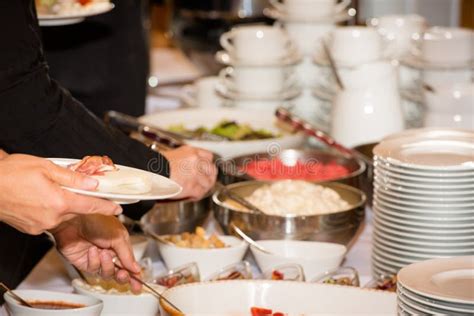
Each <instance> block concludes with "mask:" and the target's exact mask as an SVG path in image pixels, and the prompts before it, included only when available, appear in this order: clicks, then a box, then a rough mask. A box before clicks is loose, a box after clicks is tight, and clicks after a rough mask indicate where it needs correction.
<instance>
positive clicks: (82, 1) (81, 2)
mask: <svg viewBox="0 0 474 316" xmlns="http://www.w3.org/2000/svg"><path fill="white" fill-rule="evenodd" d="M78 2H79V3H80V4H81V5H86V4H88V3H90V2H92V0H78Z"/></svg>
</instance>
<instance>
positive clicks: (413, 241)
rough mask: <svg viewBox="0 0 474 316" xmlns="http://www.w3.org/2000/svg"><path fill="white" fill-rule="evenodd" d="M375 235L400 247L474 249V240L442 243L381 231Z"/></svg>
mask: <svg viewBox="0 0 474 316" xmlns="http://www.w3.org/2000/svg"><path fill="white" fill-rule="evenodd" d="M375 234H378V235H379V236H383V238H384V239H386V240H390V241H393V242H395V243H398V244H400V246H402V245H403V246H405V245H408V246H415V247H439V248H443V247H447V248H454V247H472V248H474V239H469V238H466V239H464V240H459V239H457V240H444V239H443V240H441V241H433V240H432V239H431V238H428V239H426V238H425V239H423V238H421V237H419V238H406V237H404V236H399V235H397V234H393V233H390V232H387V231H383V230H382V231H379V230H377V231H376V232H375Z"/></svg>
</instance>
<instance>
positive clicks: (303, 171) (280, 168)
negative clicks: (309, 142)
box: [242, 159, 350, 181]
mask: <svg viewBox="0 0 474 316" xmlns="http://www.w3.org/2000/svg"><path fill="white" fill-rule="evenodd" d="M242 169H243V170H242V171H243V172H245V173H247V174H248V175H249V176H251V177H253V178H255V179H257V180H283V179H292V180H308V181H323V180H333V179H337V178H341V177H344V176H347V175H348V174H349V173H350V171H349V169H347V168H346V167H344V166H341V165H339V164H338V163H336V162H335V161H333V162H329V163H326V164H323V163H320V162H317V161H305V162H303V161H297V162H296V164H295V165H293V166H288V165H285V164H284V163H283V162H282V161H281V160H280V159H271V160H268V159H263V160H253V161H251V162H249V163H248V164H247V165H246V166H244V167H243V168H242Z"/></svg>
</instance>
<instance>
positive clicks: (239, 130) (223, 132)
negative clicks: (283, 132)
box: [168, 120, 280, 141]
mask: <svg viewBox="0 0 474 316" xmlns="http://www.w3.org/2000/svg"><path fill="white" fill-rule="evenodd" d="M168 130H169V131H170V132H173V133H176V134H180V135H182V136H183V137H185V138H191V139H212V138H213V137H212V136H215V138H214V139H215V140H218V138H221V140H230V141H236V140H256V139H268V138H275V137H279V136H280V135H279V134H275V133H272V132H271V131H268V130H265V129H253V128H252V127H251V126H250V125H248V124H239V123H238V122H235V121H230V120H223V121H221V122H219V123H217V124H216V125H215V126H214V127H212V128H206V127H204V126H200V127H198V128H195V129H188V128H186V127H185V126H184V125H183V124H176V125H171V126H169V127H168Z"/></svg>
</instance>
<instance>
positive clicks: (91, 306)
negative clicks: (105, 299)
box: [3, 290, 103, 316]
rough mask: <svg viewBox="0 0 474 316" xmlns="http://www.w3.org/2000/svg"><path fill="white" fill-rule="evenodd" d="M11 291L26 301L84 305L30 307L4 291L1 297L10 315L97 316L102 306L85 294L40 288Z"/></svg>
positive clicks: (95, 299) (98, 301)
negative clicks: (51, 307)
mask: <svg viewBox="0 0 474 316" xmlns="http://www.w3.org/2000/svg"><path fill="white" fill-rule="evenodd" d="M13 292H15V294H18V295H19V296H20V297H21V298H23V299H25V300H26V301H55V302H57V301H59V302H65V303H75V304H83V305H85V307H81V308H74V309H56V310H51V309H39V308H30V307H26V306H23V305H21V304H20V303H19V302H18V301H17V300H16V299H14V298H13V297H12V296H11V295H10V294H8V293H5V294H4V295H3V297H4V298H5V302H6V306H7V310H8V311H9V312H10V315H12V316H53V315H54V316H70V315H71V316H74V315H75V316H99V315H101V311H102V308H103V303H102V301H101V300H99V299H97V298H94V297H89V296H85V295H79V294H70V293H61V292H52V291H42V290H14V291H13Z"/></svg>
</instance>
